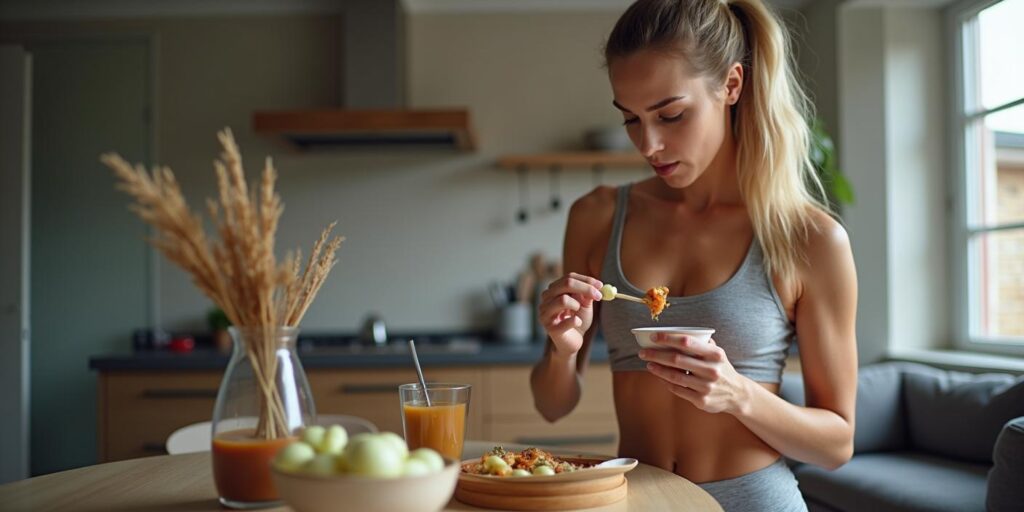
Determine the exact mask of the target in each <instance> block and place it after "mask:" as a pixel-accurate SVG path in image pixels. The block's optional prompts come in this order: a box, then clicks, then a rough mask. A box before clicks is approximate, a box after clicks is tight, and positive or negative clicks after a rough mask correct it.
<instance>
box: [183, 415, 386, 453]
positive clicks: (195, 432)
mask: <svg viewBox="0 0 1024 512" xmlns="http://www.w3.org/2000/svg"><path fill="white" fill-rule="evenodd" d="M313 424H314V425H323V426H325V427H326V426H328V425H341V426H343V427H345V430H346V431H348V435H349V436H354V435H356V434H361V433H364V432H366V433H376V432H377V425H374V424H373V423H372V422H370V421H369V420H366V419H363V418H360V417H358V416H349V415H347V414H320V415H317V417H316V421H314V422H313ZM210 434H211V428H210V422H209V421H204V422H202V423H193V424H191V425H187V426H184V427H181V428H179V429H178V430H175V431H174V432H172V433H171V435H170V436H168V437H167V442H166V447H167V453H169V454H171V455H177V454H179V453H194V452H205V451H209V450H210Z"/></svg>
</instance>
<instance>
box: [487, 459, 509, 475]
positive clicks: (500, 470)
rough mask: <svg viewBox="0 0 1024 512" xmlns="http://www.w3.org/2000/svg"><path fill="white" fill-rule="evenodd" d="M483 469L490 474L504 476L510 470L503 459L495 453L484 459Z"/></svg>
mask: <svg viewBox="0 0 1024 512" xmlns="http://www.w3.org/2000/svg"><path fill="white" fill-rule="evenodd" d="M484 470H485V471H487V472H488V473H490V474H492V475H499V476H505V475H507V474H509V473H511V472H512V468H511V467H509V465H508V463H507V462H505V459H503V458H501V457H498V456H497V455H491V456H489V457H487V458H486V459H484Z"/></svg>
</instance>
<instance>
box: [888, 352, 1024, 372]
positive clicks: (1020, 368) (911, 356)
mask: <svg viewBox="0 0 1024 512" xmlns="http://www.w3.org/2000/svg"><path fill="white" fill-rule="evenodd" d="M889 359H890V360H896V361H911V362H915V363H924V364H929V365H932V366H938V367H940V368H945V369H948V370H960V371H966V372H973V373H979V372H1007V373H1015V374H1024V358H1021V357H1012V356H999V355H992V354H981V353H978V352H966V351H962V350H925V349H909V348H904V349H892V350H890V351H889Z"/></svg>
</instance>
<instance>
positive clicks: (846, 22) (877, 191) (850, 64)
mask: <svg viewBox="0 0 1024 512" xmlns="http://www.w3.org/2000/svg"><path fill="white" fill-rule="evenodd" d="M883 19H884V18H883V12H882V10H881V9H863V8H861V9H850V8H845V7H843V8H840V14H839V22H838V27H837V31H838V44H837V50H838V54H839V57H838V71H837V75H838V82H839V86H838V91H839V112H840V123H839V132H840V133H841V136H840V138H839V143H838V145H839V148H840V152H839V156H840V160H839V163H840V168H841V169H843V172H845V173H846V175H847V177H848V178H849V179H850V182H851V183H852V185H853V188H854V190H855V191H856V193H857V203H856V204H854V205H852V206H849V207H847V208H846V209H845V210H844V220H845V223H846V228H847V230H848V231H849V234H850V243H851V245H852V246H853V258H854V261H855V262H856V265H857V287H858V301H857V343H858V356H859V359H860V361H861V362H862V363H869V362H872V361H875V360H878V359H879V358H881V357H882V356H884V354H885V353H886V351H887V347H888V343H889V322H890V319H889V314H890V311H889V293H888V286H889V267H888V264H887V261H888V257H887V255H888V253H889V239H888V229H887V226H886V219H887V212H888V209H889V204H888V201H887V185H888V184H887V180H886V171H887V169H886V151H887V146H886V144H887V142H888V141H887V139H886V137H885V131H884V129H881V128H883V127H884V126H885V119H886V112H885V101H884V98H885V77H884V74H883V71H884V62H885V55H884V52H885V46H884V25H883Z"/></svg>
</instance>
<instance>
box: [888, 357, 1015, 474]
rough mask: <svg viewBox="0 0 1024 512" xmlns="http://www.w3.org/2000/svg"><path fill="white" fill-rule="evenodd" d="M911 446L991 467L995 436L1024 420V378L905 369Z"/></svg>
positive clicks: (913, 368) (925, 367) (904, 380)
mask: <svg viewBox="0 0 1024 512" xmlns="http://www.w3.org/2000/svg"><path fill="white" fill-rule="evenodd" d="M903 394H904V403H905V404H906V408H907V409H906V410H907V418H906V421H907V426H908V429H909V434H910V439H909V440H910V446H911V447H914V448H918V449H920V450H922V451H926V452H930V453H934V454H936V455H946V456H948V457H954V458H958V459H961V460H965V461H972V462H982V463H991V462H992V447H993V445H994V444H995V441H996V436H998V435H999V431H1000V430H1002V428H1003V425H1004V424H1006V422H1007V421H1009V420H1011V419H1013V418H1016V417H1018V416H1024V377H1021V378H1015V377H1013V376H1011V375H1007V374H996V373H988V374H980V375H976V374H970V373H964V372H953V371H945V370H939V369H937V368H932V367H930V366H924V365H912V366H908V367H906V368H905V369H904V371H903Z"/></svg>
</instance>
